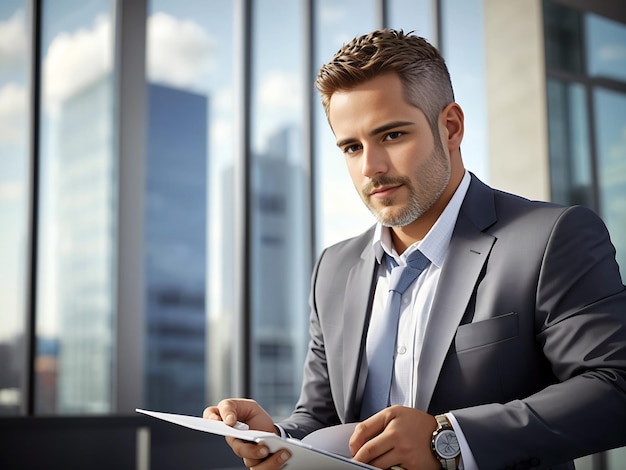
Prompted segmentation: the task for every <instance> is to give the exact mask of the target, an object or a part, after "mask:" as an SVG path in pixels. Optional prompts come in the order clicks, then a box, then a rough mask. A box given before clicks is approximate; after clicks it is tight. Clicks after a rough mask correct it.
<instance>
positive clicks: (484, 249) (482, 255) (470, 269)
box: [415, 177, 496, 410]
mask: <svg viewBox="0 0 626 470" xmlns="http://www.w3.org/2000/svg"><path fill="white" fill-rule="evenodd" d="M477 208H481V209H480V211H477V210H476V209H477ZM495 220H496V218H495V207H494V203H493V193H492V190H491V188H488V187H487V186H485V185H484V184H483V183H481V182H480V181H479V180H477V179H476V178H475V177H472V183H471V184H470V187H469V189H468V192H467V194H466V197H465V200H464V202H463V206H462V207H461V210H460V212H459V216H458V219H457V223H456V226H455V229H454V233H453V236H452V239H451V240H450V246H449V248H448V254H447V255H446V261H445V262H444V265H443V268H442V271H441V276H440V278H439V283H438V287H437V293H436V295H435V299H434V301H433V306H432V310H431V312H430V316H429V320H428V324H427V326H426V332H425V335H424V343H423V344H422V352H421V355H420V359H419V363H418V369H417V370H418V375H417V380H418V384H417V396H416V401H415V404H416V407H417V408H418V409H421V410H428V406H429V404H430V401H431V398H432V395H433V392H434V390H435V386H436V384H437V380H438V377H439V373H440V371H441V368H442V366H443V362H444V360H445V357H446V354H447V352H448V350H449V348H450V346H451V344H452V341H453V340H454V335H455V334H456V329H457V328H458V326H459V324H460V322H461V320H462V318H463V315H464V313H465V310H466V308H467V305H468V303H469V300H470V298H471V296H472V293H473V292H474V288H475V286H476V283H477V281H478V278H479V276H480V272H481V270H482V269H483V266H484V264H485V262H486V260H487V258H488V255H489V252H490V251H491V248H492V246H493V244H494V242H495V238H494V237H493V236H491V235H489V234H486V233H483V232H482V230H484V229H485V228H486V227H488V226H489V225H491V224H493V223H494V222H495Z"/></svg>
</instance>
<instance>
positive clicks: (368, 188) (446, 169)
mask: <svg viewBox="0 0 626 470" xmlns="http://www.w3.org/2000/svg"><path fill="white" fill-rule="evenodd" d="M449 181H450V161H449V160H448V157H447V155H446V154H445V153H444V151H443V148H441V146H440V145H437V146H436V147H435V149H434V150H433V151H432V153H431V154H430V156H429V158H428V160H427V161H426V162H425V163H424V164H423V165H422V167H421V168H420V169H419V172H418V173H417V174H415V175H414V182H412V181H411V179H410V178H409V177H407V176H396V177H391V176H380V177H377V178H373V179H371V180H370V181H369V182H368V183H367V184H366V185H365V187H363V188H362V189H361V191H360V196H361V199H363V202H364V203H365V205H366V206H367V208H368V209H369V210H370V212H371V213H372V214H374V216H375V217H376V219H377V220H378V222H380V223H381V224H382V225H384V226H386V227H404V226H406V225H409V224H410V223H412V222H414V221H415V220H417V219H419V218H420V217H421V216H422V215H424V213H426V212H427V211H428V210H429V209H430V208H431V207H432V206H433V205H434V204H435V202H437V200H438V199H439V197H441V195H442V194H443V192H444V191H445V189H446V187H447V186H448V182H449ZM414 183H415V184H416V186H417V187H415V186H414ZM398 184H401V185H403V186H404V187H405V188H407V190H408V191H409V200H408V202H407V203H406V205H405V206H403V207H399V208H397V209H396V210H395V211H394V210H389V211H387V213H385V208H389V207H391V206H392V205H393V204H394V196H395V195H394V196H391V197H389V198H386V199H382V200H381V201H379V202H380V204H381V205H382V206H384V208H383V209H381V208H379V207H374V206H373V205H372V204H371V202H370V194H371V192H372V190H373V189H374V188H377V187H379V186H382V185H398Z"/></svg>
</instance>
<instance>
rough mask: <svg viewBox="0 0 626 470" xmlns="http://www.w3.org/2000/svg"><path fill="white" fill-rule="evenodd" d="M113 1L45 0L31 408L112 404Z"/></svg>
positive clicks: (67, 409) (82, 410)
mask: <svg viewBox="0 0 626 470" xmlns="http://www.w3.org/2000/svg"><path fill="white" fill-rule="evenodd" d="M111 9H112V5H111V2H110V1H108V0H88V1H85V2H81V3H80V5H77V4H69V3H60V2H56V1H44V2H43V3H42V18H41V23H42V32H41V50H42V57H41V61H42V63H41V71H42V76H41V87H40V90H41V102H42V109H41V115H40V116H39V126H40V129H41V133H40V145H39V152H40V175H39V178H40V184H41V186H40V188H39V195H40V197H39V207H40V212H39V227H40V231H39V233H38V234H37V239H38V253H39V260H38V269H39V271H38V278H37V287H38V289H37V300H38V303H37V357H36V374H37V377H36V378H37V380H36V387H37V388H36V410H37V412H39V413H43V414H47V413H53V414H100V413H108V412H110V411H111V410H112V405H113V403H112V387H113V383H112V368H113V359H114V358H113V348H114V345H115V341H116V338H115V336H114V322H115V317H116V312H115V306H114V305H115V304H114V302H113V299H114V290H115V279H116V278H115V268H116V267H115V265H114V264H115V262H114V260H115V259H116V256H115V253H116V240H115V235H114V234H115V229H116V206H117V203H118V201H117V198H116V180H117V168H116V163H115V162H116V159H115V156H114V153H113V134H114V132H113V112H114V110H113V80H112V67H113V64H112V58H113V37H114V31H113V26H112V21H111Z"/></svg>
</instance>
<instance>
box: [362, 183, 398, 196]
mask: <svg viewBox="0 0 626 470" xmlns="http://www.w3.org/2000/svg"><path fill="white" fill-rule="evenodd" d="M400 186H402V185H401V184H395V185H383V186H378V187H376V188H374V189H373V190H372V191H371V192H370V197H373V198H376V199H386V198H388V197H391V195H393V193H395V192H396V191H397V190H398V188H400Z"/></svg>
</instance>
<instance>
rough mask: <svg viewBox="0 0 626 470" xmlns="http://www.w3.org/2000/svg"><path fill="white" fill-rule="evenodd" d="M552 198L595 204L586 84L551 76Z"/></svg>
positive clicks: (568, 201) (549, 85)
mask: <svg viewBox="0 0 626 470" xmlns="http://www.w3.org/2000/svg"><path fill="white" fill-rule="evenodd" d="M547 99H548V136H549V150H550V181H551V193H552V197H551V199H552V201H554V202H557V203H560V204H581V205H585V206H587V207H592V208H593V207H595V201H594V196H593V183H592V175H593V173H592V169H591V155H590V144H589V127H588V119H589V112H588V110H587V101H586V94H585V88H584V86H583V85H581V84H578V83H568V82H563V81H559V80H555V79H548V96H547Z"/></svg>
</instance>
